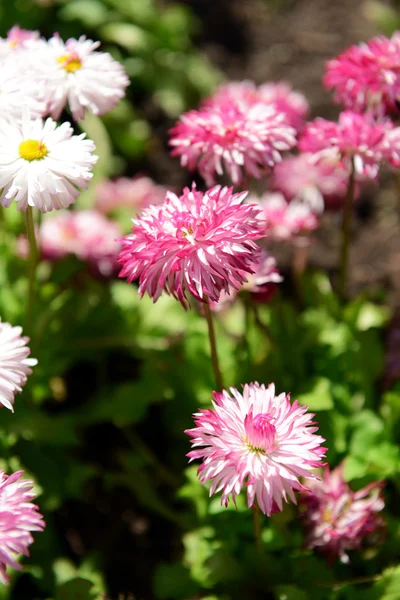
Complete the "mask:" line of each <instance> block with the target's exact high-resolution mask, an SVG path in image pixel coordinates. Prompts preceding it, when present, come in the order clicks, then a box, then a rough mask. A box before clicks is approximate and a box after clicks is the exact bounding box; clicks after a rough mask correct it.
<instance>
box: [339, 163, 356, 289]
mask: <svg viewBox="0 0 400 600" xmlns="http://www.w3.org/2000/svg"><path fill="white" fill-rule="evenodd" d="M354 188H355V170H354V160H353V159H352V161H351V164H350V172H349V184H348V187H347V194H346V199H345V204H344V212H343V223H342V247H341V252H340V277H339V295H340V297H341V299H342V300H343V301H344V300H345V299H346V292H347V274H348V267H349V248H350V229H351V216H352V213H353V200H354Z"/></svg>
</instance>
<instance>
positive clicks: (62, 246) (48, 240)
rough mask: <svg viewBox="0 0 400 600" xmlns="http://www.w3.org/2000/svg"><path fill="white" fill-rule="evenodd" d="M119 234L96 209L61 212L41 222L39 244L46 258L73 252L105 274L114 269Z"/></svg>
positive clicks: (116, 259)
mask: <svg viewBox="0 0 400 600" xmlns="http://www.w3.org/2000/svg"><path fill="white" fill-rule="evenodd" d="M121 235H122V233H121V230H120V228H119V227H118V225H117V223H115V222H114V221H112V220H110V219H107V217H105V216H104V215H102V214H101V213H98V212H97V211H95V210H75V211H60V212H59V213H57V214H56V215H55V216H54V217H50V218H48V219H45V220H44V221H43V223H42V225H41V227H40V230H39V245H40V251H41V254H42V257H43V258H45V259H47V260H50V261H56V260H59V259H60V258H64V257H65V256H67V255H70V254H73V255H75V256H76V257H77V258H79V260H81V261H83V262H87V263H89V265H90V266H92V267H93V268H94V269H95V271H96V272H97V273H99V274H100V275H103V276H105V277H107V276H110V275H112V274H114V273H115V272H116V270H117V267H118V253H119V251H120V249H121V244H120V243H119V241H118V240H119V239H120V237H121Z"/></svg>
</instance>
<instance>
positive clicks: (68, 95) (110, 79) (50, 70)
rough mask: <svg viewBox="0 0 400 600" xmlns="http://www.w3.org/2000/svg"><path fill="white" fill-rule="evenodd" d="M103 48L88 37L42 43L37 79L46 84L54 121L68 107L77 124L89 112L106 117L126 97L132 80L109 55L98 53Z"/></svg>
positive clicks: (36, 60)
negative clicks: (98, 49) (127, 88)
mask: <svg viewBox="0 0 400 600" xmlns="http://www.w3.org/2000/svg"><path fill="white" fill-rule="evenodd" d="M99 45H100V42H93V41H92V40H87V39H86V37H85V36H82V37H80V38H79V39H78V40H76V39H72V38H71V39H69V40H67V42H65V43H64V42H63V40H62V39H61V38H60V37H59V36H58V35H54V36H53V37H52V38H51V39H50V40H49V41H48V42H45V41H44V40H41V44H40V48H38V49H36V50H35V55H34V61H32V62H33V63H34V64H33V65H32V69H33V76H34V77H35V78H36V79H38V80H45V85H46V95H47V101H48V112H49V113H50V115H51V116H52V117H53V118H54V119H58V118H59V117H60V115H61V112H62V111H63V109H64V108H65V106H66V105H67V103H68V106H69V108H70V110H71V113H72V116H73V118H74V119H75V120H77V121H79V120H81V119H83V118H84V116H85V112H86V110H88V111H89V112H91V113H93V114H94V115H104V114H105V113H107V112H108V111H110V110H111V109H112V108H114V106H116V104H117V103H118V102H119V101H120V100H121V99H122V98H123V97H124V96H125V88H126V87H127V85H128V84H129V79H128V77H127V75H126V73H125V71H124V68H123V66H122V65H121V64H120V63H119V62H117V61H116V60H114V59H113V58H112V56H111V55H110V54H108V53H107V52H97V48H98V47H99Z"/></svg>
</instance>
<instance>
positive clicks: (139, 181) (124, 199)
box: [96, 177, 167, 214]
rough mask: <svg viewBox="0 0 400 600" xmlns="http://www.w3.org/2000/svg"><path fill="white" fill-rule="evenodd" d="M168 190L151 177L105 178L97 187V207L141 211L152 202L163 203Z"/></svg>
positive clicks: (110, 209) (99, 208)
mask: <svg viewBox="0 0 400 600" xmlns="http://www.w3.org/2000/svg"><path fill="white" fill-rule="evenodd" d="M166 192H167V190H166V189H165V188H163V187H162V186H161V185H157V184H155V183H154V181H153V180H152V179H150V177H134V178H129V177H120V178H119V179H115V180H114V181H111V180H105V181H102V182H101V183H99V184H98V186H97V187H96V209H97V210H98V211H100V212H102V213H105V214H107V213H112V212H114V211H116V210H118V209H119V208H128V209H130V210H134V211H136V212H139V211H140V210H142V209H143V208H146V207H148V206H150V205H151V204H161V203H162V202H163V201H164V199H165V194H166Z"/></svg>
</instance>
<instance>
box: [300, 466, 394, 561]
mask: <svg viewBox="0 0 400 600" xmlns="http://www.w3.org/2000/svg"><path fill="white" fill-rule="evenodd" d="M308 487H309V489H308V490H303V491H302V493H301V504H302V505H303V515H302V518H303V522H304V526H305V528H306V544H307V546H308V547H309V548H317V549H318V550H320V551H321V552H322V553H323V554H325V555H326V556H327V557H328V559H329V560H330V562H333V561H334V560H335V559H336V558H339V559H340V560H341V562H344V563H346V562H348V561H349V557H348V554H347V552H348V550H354V549H356V548H359V547H360V546H361V544H362V542H363V540H364V539H365V538H366V537H368V536H369V535H370V534H372V533H373V532H375V531H376V530H377V529H380V528H381V527H382V525H383V521H382V519H381V518H380V516H379V515H378V513H379V512H380V511H381V510H382V509H383V507H384V505H385V504H384V501H383V499H382V497H381V489H382V483H380V482H374V483H371V484H370V485H367V486H366V487H364V488H362V489H361V490H359V491H358V492H353V490H352V489H351V488H350V487H349V485H348V484H347V483H346V482H345V480H344V478H343V465H341V466H340V467H337V468H336V469H334V470H333V471H330V469H329V467H325V471H324V476H323V479H322V480H321V481H312V482H311V483H310V485H309V486H308Z"/></svg>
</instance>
